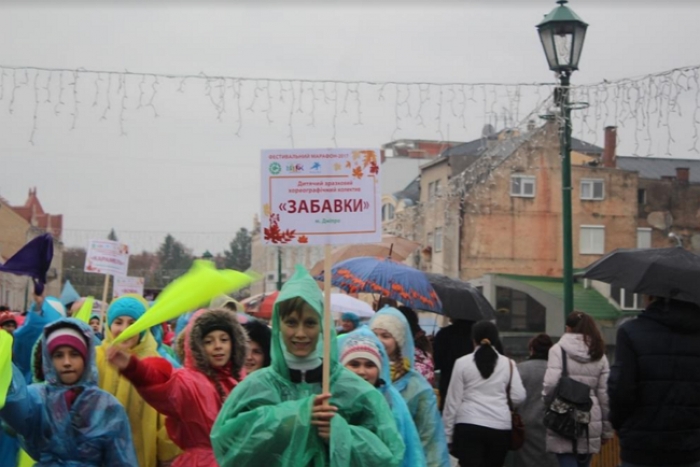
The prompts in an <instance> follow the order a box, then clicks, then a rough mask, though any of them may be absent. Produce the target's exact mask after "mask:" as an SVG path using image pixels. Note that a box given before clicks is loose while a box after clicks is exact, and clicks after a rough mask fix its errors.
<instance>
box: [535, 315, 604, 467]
mask: <svg viewBox="0 0 700 467" xmlns="http://www.w3.org/2000/svg"><path fill="white" fill-rule="evenodd" d="M562 350H563V351H564V352H565V353H566V355H565V358H566V366H567V373H568V375H569V377H570V378H572V379H573V380H575V381H578V382H580V383H584V384H587V385H588V386H589V387H590V388H591V391H590V396H591V400H592V401H593V407H592V408H591V412H590V414H591V419H590V422H589V423H588V436H587V437H583V438H579V439H578V440H577V441H576V442H575V443H574V442H572V441H571V440H568V439H565V438H563V437H561V436H558V435H557V434H556V433H554V432H552V431H551V430H547V451H548V452H553V453H556V455H557V459H558V460H559V465H560V466H561V467H588V466H589V465H590V463H591V454H595V453H597V452H600V446H601V445H602V444H605V443H606V442H607V441H608V440H609V439H610V438H612V437H613V430H612V426H611V424H610V422H609V421H608V393H607V382H608V375H609V374H610V366H609V364H608V359H607V357H606V356H605V342H603V337H602V336H601V335H600V331H598V327H597V326H596V324H595V321H593V318H591V317H590V316H588V315H587V314H585V313H581V312H580V311H574V312H573V313H571V314H570V315H569V316H568V317H567V318H566V332H565V333H564V335H563V336H561V339H559V342H558V343H557V344H555V345H554V346H553V347H552V348H551V349H549V359H548V360H547V372H546V373H545V375H544V386H543V391H542V393H543V395H544V396H545V400H547V396H549V395H550V394H551V393H552V392H553V391H554V389H555V388H556V386H557V383H558V382H559V378H561V372H562ZM574 445H575V446H576V452H574Z"/></svg>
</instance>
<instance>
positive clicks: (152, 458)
mask: <svg viewBox="0 0 700 467" xmlns="http://www.w3.org/2000/svg"><path fill="white" fill-rule="evenodd" d="M113 340H114V337H113V336H112V332H111V331H110V330H109V328H106V329H105V339H104V341H103V342H102V345H100V346H99V347H97V349H96V354H97V355H96V360H97V372H98V376H99V380H98V381H99V382H98V384H99V386H100V388H101V389H103V390H105V391H107V392H108V393H110V394H112V395H113V396H114V397H116V398H117V399H118V400H119V402H121V403H122V405H123V406H124V409H125V410H126V414H127V415H128V416H129V422H130V423H131V435H132V438H133V441H134V448H135V449H136V456H137V457H138V460H139V466H138V467H158V461H161V462H166V461H169V460H172V459H174V458H175V457H176V456H178V455H180V454H181V453H182V451H181V450H180V448H178V447H177V446H176V445H175V443H173V442H172V441H171V440H170V438H169V437H168V432H167V431H166V428H165V416H163V415H161V414H159V413H158V412H156V409H154V408H153V407H151V406H150V405H148V404H147V403H146V402H145V401H144V400H143V398H142V397H141V396H140V395H139V393H138V391H137V390H136V388H135V387H134V386H133V385H132V384H131V383H130V382H129V380H128V379H126V378H124V377H123V376H121V375H120V374H119V371H118V370H117V369H116V368H114V367H113V366H111V365H110V364H109V361H108V360H107V349H108V348H109V346H110V345H112V341H113ZM129 352H130V353H131V354H132V355H136V356H137V357H138V358H146V357H160V355H159V354H158V349H157V343H156V340H155V338H154V337H153V335H152V334H151V333H150V331H149V332H146V333H145V334H144V337H142V338H141V340H140V341H139V343H138V344H137V345H136V346H134V347H132V348H131V349H130V350H129Z"/></svg>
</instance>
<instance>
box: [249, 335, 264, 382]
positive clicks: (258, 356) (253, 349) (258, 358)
mask: <svg viewBox="0 0 700 467" xmlns="http://www.w3.org/2000/svg"><path fill="white" fill-rule="evenodd" d="M264 363H265V352H263V349H262V347H260V344H258V343H257V342H255V341H248V355H246V358H245V370H246V372H248V374H250V373H252V372H254V371H255V370H259V369H260V368H262V367H263V364H264Z"/></svg>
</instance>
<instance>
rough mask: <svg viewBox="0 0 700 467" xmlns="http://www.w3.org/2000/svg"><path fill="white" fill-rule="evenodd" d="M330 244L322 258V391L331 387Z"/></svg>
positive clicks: (331, 266) (326, 246) (325, 248)
mask: <svg viewBox="0 0 700 467" xmlns="http://www.w3.org/2000/svg"><path fill="white" fill-rule="evenodd" d="M331 253H332V249H331V245H325V247H324V258H323V393H324V394H327V393H329V392H330V389H331V269H332V268H333V260H332V258H331Z"/></svg>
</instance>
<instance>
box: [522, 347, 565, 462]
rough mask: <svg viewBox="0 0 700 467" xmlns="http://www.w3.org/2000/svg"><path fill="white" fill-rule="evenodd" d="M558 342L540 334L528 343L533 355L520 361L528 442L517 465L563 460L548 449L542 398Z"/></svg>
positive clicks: (524, 445)
mask: <svg viewBox="0 0 700 467" xmlns="http://www.w3.org/2000/svg"><path fill="white" fill-rule="evenodd" d="M552 345H554V342H552V338H551V337H549V336H548V335H547V334H538V335H536V336H535V337H533V338H532V339H530V343H529V344H528V349H529V351H530V356H529V357H528V359H527V360H526V361H524V362H522V363H518V373H520V377H521V378H522V380H523V386H525V391H526V392H527V399H525V402H524V403H523V404H522V405H521V406H520V410H519V413H520V416H521V417H522V420H523V424H524V425H525V444H523V447H522V448H520V449H519V450H517V451H516V452H515V467H557V466H558V465H559V463H558V462H557V458H556V456H555V455H554V454H549V453H547V452H546V443H545V438H546V436H547V430H546V429H545V427H544V425H543V424H542V419H543V418H544V402H543V400H542V382H543V381H544V373H545V371H547V357H548V356H549V349H550V348H551V347H552Z"/></svg>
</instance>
